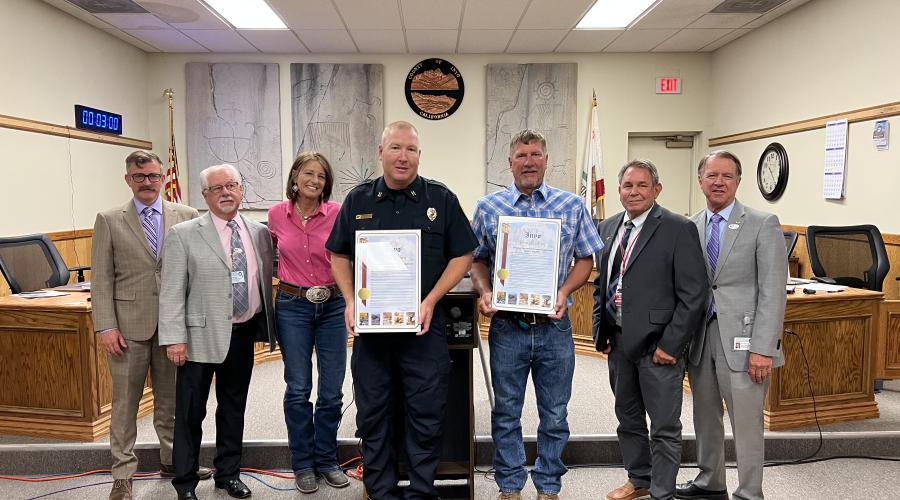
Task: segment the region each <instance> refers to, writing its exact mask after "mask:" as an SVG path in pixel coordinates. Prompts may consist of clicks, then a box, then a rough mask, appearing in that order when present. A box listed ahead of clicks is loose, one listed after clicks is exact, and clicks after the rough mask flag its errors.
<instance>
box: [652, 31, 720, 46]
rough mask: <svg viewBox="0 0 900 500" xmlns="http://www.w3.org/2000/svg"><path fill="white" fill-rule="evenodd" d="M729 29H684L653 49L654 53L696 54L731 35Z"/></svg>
mask: <svg viewBox="0 0 900 500" xmlns="http://www.w3.org/2000/svg"><path fill="white" fill-rule="evenodd" d="M731 31H732V30H731V29H729V28H721V29H708V30H696V29H683V30H681V31H679V32H678V33H675V35H673V36H672V37H671V38H669V39H667V40H666V41H664V42H663V43H661V44H659V45H657V46H656V47H654V48H653V52H696V51H698V50H700V49H702V48H703V47H705V46H707V45H709V44H710V43H712V42H714V41H716V40H718V39H719V38H722V37H723V36H725V35H727V34H728V33H731Z"/></svg>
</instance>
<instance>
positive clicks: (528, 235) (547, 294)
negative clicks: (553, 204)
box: [493, 215, 562, 314]
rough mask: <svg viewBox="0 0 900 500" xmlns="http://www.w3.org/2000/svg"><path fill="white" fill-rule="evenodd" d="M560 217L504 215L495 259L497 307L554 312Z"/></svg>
mask: <svg viewBox="0 0 900 500" xmlns="http://www.w3.org/2000/svg"><path fill="white" fill-rule="evenodd" d="M561 229H562V226H561V223H560V220H559V219H541V218H536V217H512V216H507V215H501V216H500V220H499V221H498V224H497V252H496V258H495V261H494V276H493V286H494V299H493V300H494V307H496V308H497V309H500V310H505V311H520V312H530V313H538V314H552V313H553V311H554V306H555V305H556V294H557V291H558V290H557V286H558V284H557V275H558V274H559V242H560V232H561Z"/></svg>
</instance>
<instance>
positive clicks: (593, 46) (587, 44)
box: [556, 30, 625, 52]
mask: <svg viewBox="0 0 900 500" xmlns="http://www.w3.org/2000/svg"><path fill="white" fill-rule="evenodd" d="M624 32H625V30H572V31H570V32H569V34H568V36H566V38H565V39H564V40H563V42H562V43H561V44H559V47H557V48H556V51H557V52H600V51H602V50H603V49H604V48H606V46H607V45H609V44H610V43H612V41H613V40H615V39H616V38H617V37H618V36H619V35H621V34H622V33H624Z"/></svg>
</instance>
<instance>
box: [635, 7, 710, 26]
mask: <svg viewBox="0 0 900 500" xmlns="http://www.w3.org/2000/svg"><path fill="white" fill-rule="evenodd" d="M720 3H722V0H663V1H662V2H660V3H659V5H657V6H656V7H654V8H653V10H651V11H650V12H648V13H647V15H646V16H644V17H643V18H641V19H640V20H638V22H636V23H634V25H633V26H631V28H632V29H640V30H645V29H666V28H684V27H686V26H687V25H689V24H691V23H692V22H694V21H696V20H697V19H699V18H700V16H702V15H703V14H706V13H707V12H709V11H710V10H712V9H713V8H715V6H716V5H719V4H720Z"/></svg>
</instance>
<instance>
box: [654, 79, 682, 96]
mask: <svg viewBox="0 0 900 500" xmlns="http://www.w3.org/2000/svg"><path fill="white" fill-rule="evenodd" d="M656 93H657V94H680V93H681V78H678V77H674V76H672V77H661V78H657V79H656Z"/></svg>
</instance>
